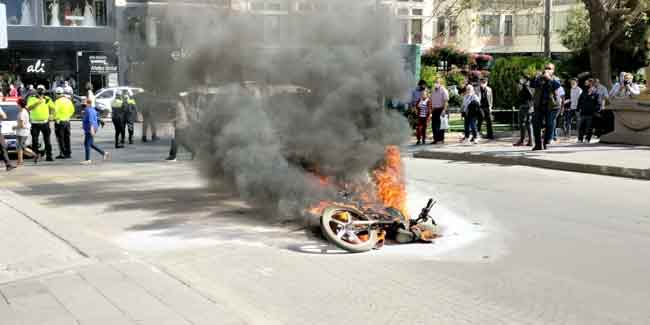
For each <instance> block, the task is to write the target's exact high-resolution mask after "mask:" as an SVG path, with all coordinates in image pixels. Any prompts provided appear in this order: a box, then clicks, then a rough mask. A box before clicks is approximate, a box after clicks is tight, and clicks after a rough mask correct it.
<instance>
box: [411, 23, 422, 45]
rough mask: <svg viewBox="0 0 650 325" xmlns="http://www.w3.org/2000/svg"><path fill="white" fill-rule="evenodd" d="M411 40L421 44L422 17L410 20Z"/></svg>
mask: <svg viewBox="0 0 650 325" xmlns="http://www.w3.org/2000/svg"><path fill="white" fill-rule="evenodd" d="M411 42H412V43H413V44H422V19H412V20H411Z"/></svg>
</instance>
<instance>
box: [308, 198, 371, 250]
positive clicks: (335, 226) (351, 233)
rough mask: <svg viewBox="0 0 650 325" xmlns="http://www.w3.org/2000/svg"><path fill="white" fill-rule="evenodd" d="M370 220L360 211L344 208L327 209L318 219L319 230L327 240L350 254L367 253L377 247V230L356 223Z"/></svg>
mask: <svg viewBox="0 0 650 325" xmlns="http://www.w3.org/2000/svg"><path fill="white" fill-rule="evenodd" d="M369 220H370V219H369V218H368V217H367V216H366V215H364V214H363V213H362V212H361V211H358V210H356V209H352V208H345V207H328V208H326V209H325V210H324V211H323V215H322V216H321V219H320V226H321V230H322V231H323V235H324V236H325V238H327V240H329V241H330V242H332V243H333V244H334V245H336V246H337V247H339V248H341V249H344V250H346V251H348V252H352V253H363V252H367V251H369V250H371V249H373V248H375V246H376V245H377V241H378V234H379V232H378V230H373V229H371V227H370V226H369V225H367V224H361V225H359V224H357V222H358V221H369Z"/></svg>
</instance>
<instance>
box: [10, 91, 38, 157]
mask: <svg viewBox="0 0 650 325" xmlns="http://www.w3.org/2000/svg"><path fill="white" fill-rule="evenodd" d="M18 107H19V109H20V110H19V111H18V119H17V124H18V126H17V127H16V149H17V151H18V166H21V165H22V164H23V154H24V153H25V152H26V153H27V154H28V155H30V156H32V157H34V163H35V164H36V163H38V158H39V156H38V154H37V153H35V152H34V151H32V150H31V149H29V148H28V147H27V139H28V138H29V135H30V130H31V128H32V124H31V123H30V122H29V112H28V111H27V107H26V103H25V100H24V99H22V98H21V99H19V100H18Z"/></svg>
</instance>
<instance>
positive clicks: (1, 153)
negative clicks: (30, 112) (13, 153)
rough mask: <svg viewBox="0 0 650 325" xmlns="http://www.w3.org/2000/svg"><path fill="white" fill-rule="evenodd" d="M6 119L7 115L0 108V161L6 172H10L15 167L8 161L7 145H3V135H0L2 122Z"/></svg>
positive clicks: (0, 133)
mask: <svg viewBox="0 0 650 325" xmlns="http://www.w3.org/2000/svg"><path fill="white" fill-rule="evenodd" d="M6 119H7V114H6V113H5V112H4V111H3V110H2V107H0V159H2V161H3V162H4V164H5V167H6V168H7V171H10V170H12V169H14V168H16V166H14V165H13V164H12V163H11V161H10V160H9V152H8V150H7V144H6V143H5V137H4V135H2V121H4V120H6Z"/></svg>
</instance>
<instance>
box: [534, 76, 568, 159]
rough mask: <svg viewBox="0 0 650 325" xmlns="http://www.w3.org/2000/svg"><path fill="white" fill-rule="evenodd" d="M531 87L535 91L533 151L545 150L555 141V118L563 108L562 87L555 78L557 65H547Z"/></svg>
mask: <svg viewBox="0 0 650 325" xmlns="http://www.w3.org/2000/svg"><path fill="white" fill-rule="evenodd" d="M530 87H531V88H534V89H535V94H534V96H533V104H534V108H535V112H534V113H533V138H534V139H535V147H533V150H535V151H537V150H544V149H546V147H547V146H548V144H549V143H551V140H552V139H553V130H554V129H555V116H556V115H557V112H558V111H559V109H560V107H561V106H562V100H561V97H562V96H561V93H560V88H561V87H562V85H561V84H560V81H559V80H558V79H557V78H556V77H555V65H554V64H553V63H547V64H546V66H545V67H544V71H543V72H538V73H537V76H536V77H535V79H534V80H532V81H531V82H530ZM544 123H546V129H545V131H544V140H543V141H542V127H543V125H544Z"/></svg>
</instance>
